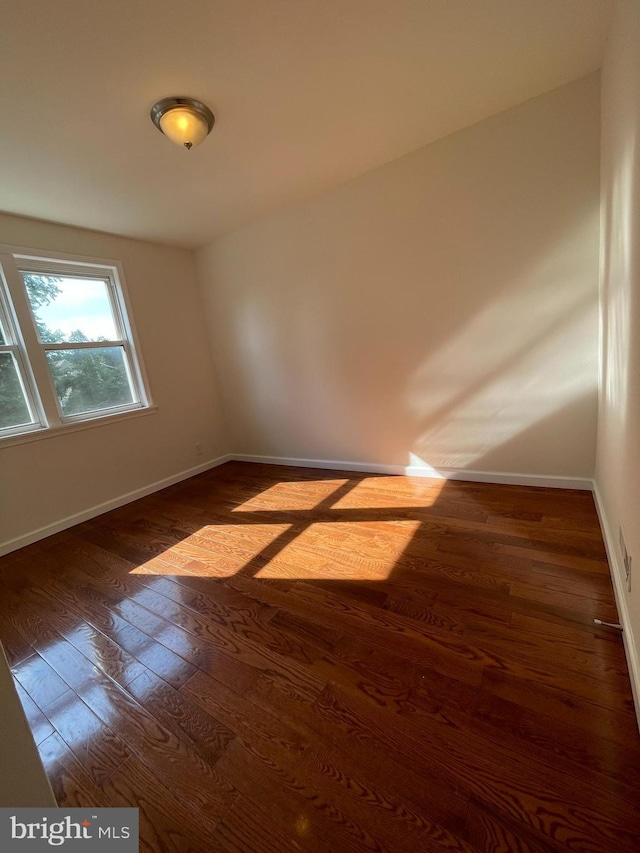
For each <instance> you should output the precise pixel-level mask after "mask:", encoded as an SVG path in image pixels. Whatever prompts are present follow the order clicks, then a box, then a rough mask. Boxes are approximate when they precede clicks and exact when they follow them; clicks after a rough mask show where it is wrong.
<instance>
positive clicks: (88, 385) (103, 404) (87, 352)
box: [47, 347, 135, 415]
mask: <svg viewBox="0 0 640 853" xmlns="http://www.w3.org/2000/svg"><path fill="white" fill-rule="evenodd" d="M125 359H126V356H125V353H124V348H123V347H95V348H94V347H91V348H90V349H65V350H49V351H48V352H47V360H48V362H49V367H50V368H51V373H52V374H53V381H54V383H55V386H56V391H57V392H58V398H59V400H60V407H61V409H62V413H63V414H64V415H79V414H81V413H83V412H95V411H99V410H101V409H110V408H112V407H114V406H126V405H127V404H130V403H133V402H135V398H134V396H133V391H132V389H131V383H130V382H129V374H128V371H127V364H126V361H125Z"/></svg>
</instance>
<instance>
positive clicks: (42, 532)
mask: <svg viewBox="0 0 640 853" xmlns="http://www.w3.org/2000/svg"><path fill="white" fill-rule="evenodd" d="M231 458H232V457H231V456H229V455H228V454H226V455H225V456H218V457H217V459H211V460H209V462H203V463H202V464H201V465H196V467H195V468H188V469H187V470H186V471H180V472H179V473H178V474H173V475H172V476H171V477H165V479H164V480H157V481H156V482H155V483H150V484H149V485H148V486H143V487H142V488H140V489H135V491H133V492H127V493H126V494H124V495H119V496H118V497H117V498H113V499H112V500H110V501H105V502H104V503H101V504H96V505H95V506H92V507H90V508H89V509H86V510H83V511H82V512H77V513H75V514H74V515H68V516H67V517H66V518H62V519H60V521H54V522H53V523H52V524H47V525H46V526H45V527H39V528H38V529H37V530H33V531H31V533H26V534H25V535H24V536H18V537H16V538H15V539H9V541H8V542H2V543H0V557H1V556H3V555H4V554H9V553H10V552H11V551H17V550H18V548H24V547H25V545H31V544H32V543H33V542H38V541H39V540H40V539H45V538H46V537H47V536H52V535H53V534H54V533H60V531H62V530H66V529H67V528H68V527H73V526H74V525H75V524H80V523H81V522H83V521H89V519H90V518H95V517H96V516H97V515H102V513H104V512H109V511H110V510H112V509H117V508H118V507H119V506H124V505H125V504H128V503H131V502H132V501H137V500H138V499H139V498H144V497H146V496H147V495H150V494H152V493H153V492H159V491H160V490H161V489H166V488H167V486H173V485H174V484H175V483H179V482H180V481H181V480H188V479H189V477H195V475H196V474H202V473H203V471H208V470H209V469H211V468H217V467H218V465H222V464H223V463H224V462H228V461H229V460H230V459H231Z"/></svg>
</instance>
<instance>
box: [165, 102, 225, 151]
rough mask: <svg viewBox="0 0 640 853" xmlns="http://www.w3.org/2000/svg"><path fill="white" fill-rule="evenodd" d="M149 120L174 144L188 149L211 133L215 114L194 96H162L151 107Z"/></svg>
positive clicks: (198, 143)
mask: <svg viewBox="0 0 640 853" xmlns="http://www.w3.org/2000/svg"><path fill="white" fill-rule="evenodd" d="M151 121H152V122H153V123H154V124H155V126H156V127H157V128H158V130H159V131H161V132H162V133H164V135H165V136H168V137H169V139H170V140H171V141H172V142H175V143H176V145H183V146H184V147H185V148H186V149H187V150H190V149H191V148H192V147H193V146H194V145H200V143H201V142H202V141H203V140H204V139H206V137H207V136H208V135H209V134H210V133H211V130H212V128H213V125H214V122H215V116H214V115H213V113H212V112H211V110H210V109H209V107H208V106H207V105H206V104H203V103H202V101H196V100H194V98H182V97H181V98H163V99H162V100H161V101H158V103H157V104H154V105H153V107H152V108H151Z"/></svg>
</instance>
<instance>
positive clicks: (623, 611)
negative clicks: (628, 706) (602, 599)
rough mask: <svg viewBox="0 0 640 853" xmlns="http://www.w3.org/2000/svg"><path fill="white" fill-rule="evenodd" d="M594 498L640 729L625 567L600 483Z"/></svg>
mask: <svg viewBox="0 0 640 853" xmlns="http://www.w3.org/2000/svg"><path fill="white" fill-rule="evenodd" d="M593 498H594V500H595V504H596V510H597V512H598V518H599V519H600V527H601V528H602V535H603V537H604V545H605V548H606V550H607V558H608V560H609V569H610V571H611V580H612V581H613V591H614V594H615V597H616V606H617V608H618V616H619V617H620V624H621V625H622V628H623V631H622V639H623V642H624V651H625V655H626V657H627V666H628V667H629V678H630V679H631V690H632V692H633V703H634V705H635V709H636V719H637V721H638V729H640V661H639V660H638V652H637V646H636V642H635V638H634V636H633V626H632V624H631V619H630V618H629V608H628V607H627V592H626V589H625V580H624V577H625V575H624V567H623V565H622V563H621V562H620V558H619V557H618V549H617V548H616V547H615V542H616V540H615V539H614V537H613V534H612V532H611V526H610V525H609V521H608V518H607V514H606V512H605V509H604V502H603V500H602V497H601V495H600V491H599V489H598V484H597V483H596V482H594V484H593Z"/></svg>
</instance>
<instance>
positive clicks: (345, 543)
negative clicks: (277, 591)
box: [255, 521, 420, 581]
mask: <svg viewBox="0 0 640 853" xmlns="http://www.w3.org/2000/svg"><path fill="white" fill-rule="evenodd" d="M419 527H420V522H419V521H390V522H384V521H378V522H376V525H375V528H374V527H372V526H371V525H370V524H367V522H365V523H360V522H340V521H333V522H332V521H323V522H316V523H315V524H310V525H309V527H307V528H306V529H305V530H303V531H302V532H301V533H300V534H299V535H298V536H297V537H296V539H295V540H294V541H293V542H290V543H289V544H288V545H286V546H285V547H284V548H283V549H282V550H281V551H280V552H279V553H278V554H277V555H276V556H275V557H273V558H272V559H271V560H270V561H269V563H268V564H267V565H266V566H265V567H264V568H262V569H260V571H259V572H257V574H256V575H255V576H256V577H257V578H265V579H266V578H269V579H273V578H280V579H288V580H294V579H295V580H305V579H315V580H318V579H326V580H354V581H357V580H366V581H382V580H386V579H387V578H388V577H389V575H390V574H391V573H392V572H393V570H394V568H395V566H396V564H397V562H398V560H399V559H400V557H401V556H402V554H403V553H404V551H405V550H406V548H407V546H408V545H409V543H410V542H411V540H412V539H413V537H414V535H415V534H416V532H417V530H418V528H419Z"/></svg>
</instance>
